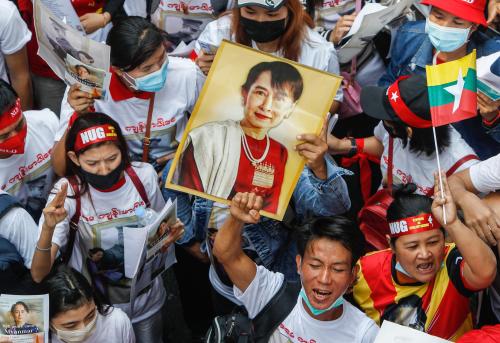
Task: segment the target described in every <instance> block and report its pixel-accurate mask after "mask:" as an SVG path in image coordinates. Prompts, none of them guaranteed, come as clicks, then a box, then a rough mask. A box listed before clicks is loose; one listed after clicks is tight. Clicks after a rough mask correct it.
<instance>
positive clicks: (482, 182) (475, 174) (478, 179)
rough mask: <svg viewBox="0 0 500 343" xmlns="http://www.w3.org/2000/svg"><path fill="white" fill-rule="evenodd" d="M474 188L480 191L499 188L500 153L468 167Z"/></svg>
mask: <svg viewBox="0 0 500 343" xmlns="http://www.w3.org/2000/svg"><path fill="white" fill-rule="evenodd" d="M469 173H470V179H471V181H472V184H473V185H474V188H475V189H477V190H478V191H479V192H481V193H489V192H494V191H497V190H499V189H500V154H498V155H496V156H493V157H490V158H489V159H487V160H486V161H482V162H480V163H478V164H475V165H473V166H472V167H470V169H469Z"/></svg>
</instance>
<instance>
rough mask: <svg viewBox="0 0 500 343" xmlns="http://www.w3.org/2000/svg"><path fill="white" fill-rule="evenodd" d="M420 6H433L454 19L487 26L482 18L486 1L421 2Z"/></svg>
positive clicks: (426, 0)
mask: <svg viewBox="0 0 500 343" xmlns="http://www.w3.org/2000/svg"><path fill="white" fill-rule="evenodd" d="M421 4H423V5H431V6H435V7H437V8H440V9H442V10H443V11H446V12H449V13H451V14H453V15H454V16H456V17H459V18H462V19H465V20H467V21H470V22H472V23H476V24H480V25H483V26H488V23H486V18H485V17H484V9H485V7H486V0H422V1H421Z"/></svg>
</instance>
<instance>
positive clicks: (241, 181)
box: [230, 135, 288, 213]
mask: <svg viewBox="0 0 500 343" xmlns="http://www.w3.org/2000/svg"><path fill="white" fill-rule="evenodd" d="M245 137H246V139H247V142H248V146H249V147H250V150H251V152H252V155H253V156H254V157H255V158H260V157H261V156H262V155H263V154H264V150H265V149H266V144H267V142H266V141H267V140H266V139H261V140H257V139H254V138H252V137H249V136H247V135H245ZM269 142H270V143H269V144H270V146H269V151H268V154H267V156H266V158H265V159H264V160H263V161H262V162H261V163H260V164H259V167H257V168H256V167H254V166H253V165H252V163H251V162H250V160H249V159H248V158H247V156H246V155H245V151H244V149H243V144H242V145H241V151H240V163H239V165H238V176H237V177H236V182H235V183H234V186H233V190H232V191H231V195H230V198H232V197H233V196H234V195H235V194H236V193H238V192H253V193H255V194H257V195H260V196H261V197H262V198H263V199H264V205H263V206H262V209H263V210H264V211H267V212H271V213H276V211H277V210H278V202H279V198H280V192H281V185H282V184H283V176H284V174H285V166H286V161H287V159H288V151H287V150H286V148H285V147H284V146H283V145H281V144H280V143H278V142H277V141H275V140H274V139H272V138H269ZM271 171H273V172H271ZM259 175H260V176H261V177H260V179H261V180H260V181H259ZM256 176H257V177H256ZM271 180H272V181H271ZM266 182H269V183H271V182H272V186H271V187H265V186H259V185H262V184H263V183H266ZM266 186H267V185H266Z"/></svg>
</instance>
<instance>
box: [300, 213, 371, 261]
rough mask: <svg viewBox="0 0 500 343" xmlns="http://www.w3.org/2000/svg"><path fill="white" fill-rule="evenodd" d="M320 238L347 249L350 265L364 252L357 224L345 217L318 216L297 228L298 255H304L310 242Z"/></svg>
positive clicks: (361, 235) (362, 239) (363, 242)
mask: <svg viewBox="0 0 500 343" xmlns="http://www.w3.org/2000/svg"><path fill="white" fill-rule="evenodd" d="M320 238H327V239H330V240H332V241H337V242H339V243H341V244H342V245H343V246H344V247H345V248H346V249H347V250H349V251H350V252H351V255H352V259H351V265H352V267H354V266H355V265H356V263H357V262H358V260H359V258H360V257H361V256H363V254H364V245H365V239H364V236H363V234H362V233H361V230H360V229H359V227H358V225H357V224H356V223H355V222H354V221H352V220H350V219H348V218H346V217H343V216H334V217H318V218H315V219H313V220H311V221H310V222H308V223H306V224H305V225H303V226H302V227H300V228H298V230H297V250H298V253H299V255H300V256H301V257H304V253H305V252H306V250H307V248H308V247H309V246H310V244H311V243H312V242H313V241H314V240H317V239H320Z"/></svg>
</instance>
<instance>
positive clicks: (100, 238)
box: [38, 162, 174, 323]
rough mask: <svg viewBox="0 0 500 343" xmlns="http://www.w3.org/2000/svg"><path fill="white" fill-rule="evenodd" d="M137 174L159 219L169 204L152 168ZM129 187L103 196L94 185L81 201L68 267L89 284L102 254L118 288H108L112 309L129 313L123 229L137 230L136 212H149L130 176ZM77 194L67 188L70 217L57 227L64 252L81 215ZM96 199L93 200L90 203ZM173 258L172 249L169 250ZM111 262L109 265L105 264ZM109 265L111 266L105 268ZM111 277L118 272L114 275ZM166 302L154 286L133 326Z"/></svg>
mask: <svg viewBox="0 0 500 343" xmlns="http://www.w3.org/2000/svg"><path fill="white" fill-rule="evenodd" d="M133 168H134V170H135V172H136V173H137V176H138V177H139V179H140V180H141V182H142V184H143V185H144V189H145V191H146V194H147V196H148V199H149V201H150V203H151V208H152V209H153V210H154V211H156V212H157V213H158V212H160V211H161V210H162V209H163V207H164V206H165V201H164V200H163V197H162V195H161V191H160V189H159V187H158V181H157V180H158V175H157V173H156V172H155V170H154V169H153V167H152V166H151V165H150V164H147V163H141V162H134V163H133ZM125 180H126V181H125V184H124V185H122V186H121V187H120V188H118V189H116V190H114V191H108V192H101V191H98V190H96V189H95V188H93V187H92V186H90V185H89V191H88V192H86V193H85V194H83V195H82V196H81V210H80V213H81V215H80V221H79V224H78V232H77V234H76V237H75V243H74V246H73V254H72V256H71V259H70V260H69V263H68V264H69V265H70V266H71V267H73V268H75V269H76V270H77V271H80V272H82V273H83V275H85V276H86V277H87V278H88V279H89V280H90V278H91V276H90V273H89V265H91V261H90V258H89V257H90V254H89V253H90V250H91V249H93V248H101V249H103V250H104V255H103V257H102V258H101V261H102V263H103V264H101V266H104V265H105V266H106V267H101V266H100V265H97V267H96V268H97V269H98V270H99V271H100V272H104V271H107V272H110V273H109V274H108V275H107V276H108V277H109V278H113V280H114V283H115V284H119V285H120V286H118V287H109V298H110V301H111V302H112V304H113V305H115V306H117V307H120V308H124V309H128V304H129V301H130V294H129V293H130V279H126V278H125V276H124V269H123V268H124V264H125V254H126V252H125V251H124V236H123V227H124V226H126V227H137V225H138V222H137V217H136V216H135V212H134V210H135V209H136V208H137V207H140V206H145V204H144V201H143V200H142V198H141V196H140V194H139V192H138V191H137V188H136V187H135V185H134V183H133V182H132V180H131V179H130V177H129V176H128V174H127V173H125ZM67 182H68V181H67V179H66V178H62V179H60V180H59V181H58V182H57V183H56V185H55V186H54V189H53V191H52V192H51V194H50V196H49V200H48V201H52V199H53V198H54V196H55V194H57V192H58V191H59V190H60V188H61V185H62V184H63V183H67ZM73 195H74V192H73V189H72V188H71V186H70V187H68V196H67V197H66V201H65V203H64V208H65V209H66V211H67V213H68V215H67V217H66V218H65V219H64V220H63V221H62V222H61V223H59V224H57V226H56V228H55V230H54V235H53V237H52V243H53V244H56V245H57V246H58V247H60V249H61V250H62V251H64V250H65V248H66V244H67V243H68V238H69V230H70V221H71V218H72V217H73V215H74V214H75V211H76V201H75V199H74V198H72V196H73ZM90 198H91V199H90ZM43 222H44V218H43V216H42V218H40V223H39V224H38V226H39V232H41V229H42V225H43ZM170 253H171V254H174V251H173V249H171V250H170ZM105 261H107V262H105ZM104 263H106V264H104ZM111 271H114V272H113V273H112V274H111ZM164 301H165V289H164V287H163V284H162V282H161V279H160V278H156V279H155V281H154V282H153V287H152V289H151V290H150V291H149V292H147V293H145V294H143V295H141V296H139V297H138V298H137V299H136V301H135V303H134V313H133V315H132V317H131V318H132V322H134V323H135V322H139V321H141V320H144V319H146V318H148V317H149V316H151V315H153V314H154V313H156V312H157V311H159V310H160V309H161V307H162V305H163V302H164Z"/></svg>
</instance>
